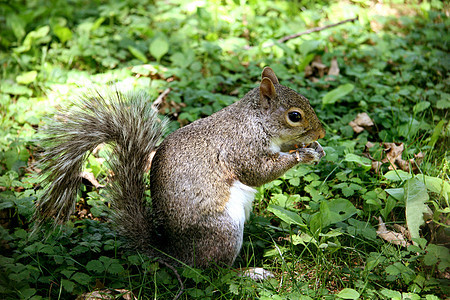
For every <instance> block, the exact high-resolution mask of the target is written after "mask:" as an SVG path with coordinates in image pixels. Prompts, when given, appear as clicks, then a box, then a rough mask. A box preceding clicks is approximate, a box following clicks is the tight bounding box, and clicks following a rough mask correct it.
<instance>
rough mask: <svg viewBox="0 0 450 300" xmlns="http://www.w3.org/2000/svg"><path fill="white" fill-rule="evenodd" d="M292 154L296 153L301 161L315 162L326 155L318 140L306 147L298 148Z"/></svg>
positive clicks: (296, 156)
mask: <svg viewBox="0 0 450 300" xmlns="http://www.w3.org/2000/svg"><path fill="white" fill-rule="evenodd" d="M292 154H293V155H295V158H296V159H297V161H298V162H299V163H306V164H314V163H318V162H319V161H320V159H321V158H322V157H324V156H325V151H323V148H322V146H321V145H320V144H319V143H318V142H314V143H312V144H310V145H308V146H307V147H305V148H298V149H296V150H295V152H294V153H292Z"/></svg>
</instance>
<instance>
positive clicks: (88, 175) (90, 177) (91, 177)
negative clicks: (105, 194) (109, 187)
mask: <svg viewBox="0 0 450 300" xmlns="http://www.w3.org/2000/svg"><path fill="white" fill-rule="evenodd" d="M80 177H82V178H84V179H86V180H87V181H89V182H90V183H91V184H92V185H93V186H95V188H96V189H98V188H103V187H105V186H104V185H102V184H100V183H99V182H98V181H97V179H95V176H94V174H92V173H91V172H87V171H83V172H81V173H80Z"/></svg>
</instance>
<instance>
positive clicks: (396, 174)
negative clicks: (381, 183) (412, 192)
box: [384, 170, 412, 181]
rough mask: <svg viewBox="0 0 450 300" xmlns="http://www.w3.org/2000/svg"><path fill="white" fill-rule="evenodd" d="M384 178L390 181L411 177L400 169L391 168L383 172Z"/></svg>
mask: <svg viewBox="0 0 450 300" xmlns="http://www.w3.org/2000/svg"><path fill="white" fill-rule="evenodd" d="M384 178H386V179H388V180H391V181H405V180H408V179H410V178H412V175H411V174H410V173H408V172H405V171H402V170H392V171H388V172H387V173H386V174H384Z"/></svg>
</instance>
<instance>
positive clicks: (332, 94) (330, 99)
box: [322, 83, 355, 106]
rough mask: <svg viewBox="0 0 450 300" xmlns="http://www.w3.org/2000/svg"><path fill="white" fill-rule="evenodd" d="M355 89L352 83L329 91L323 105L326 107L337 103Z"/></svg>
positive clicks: (324, 97)
mask: <svg viewBox="0 0 450 300" xmlns="http://www.w3.org/2000/svg"><path fill="white" fill-rule="evenodd" d="M354 88H355V86H354V85H353V84H351V83H347V84H343V85H340V86H338V87H337V88H335V89H334V90H331V91H329V92H328V93H326V94H325V96H323V99H322V105H323V106H324V105H328V104H333V103H335V102H336V101H338V100H339V99H341V98H342V97H344V96H346V95H347V94H349V93H350V92H351V91H353V89H354Z"/></svg>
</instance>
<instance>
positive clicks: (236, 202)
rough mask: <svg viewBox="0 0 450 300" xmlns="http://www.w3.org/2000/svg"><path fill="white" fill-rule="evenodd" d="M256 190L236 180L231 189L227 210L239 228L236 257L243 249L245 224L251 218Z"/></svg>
mask: <svg viewBox="0 0 450 300" xmlns="http://www.w3.org/2000/svg"><path fill="white" fill-rule="evenodd" d="M255 193H256V190H255V189H254V188H252V187H250V186H248V185H245V184H243V183H242V182H240V181H239V180H236V181H235V182H234V183H233V185H232V186H231V188H230V199H229V200H228V202H227V205H226V210H227V213H228V215H229V216H230V218H231V220H232V221H233V223H234V225H235V228H237V229H238V230H237V234H238V236H237V241H238V242H237V244H236V253H235V257H236V256H237V255H238V254H239V251H240V250H241V247H242V240H243V236H244V223H245V221H246V220H247V219H248V217H249V216H250V211H251V209H252V203H253V199H254V198H255Z"/></svg>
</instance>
